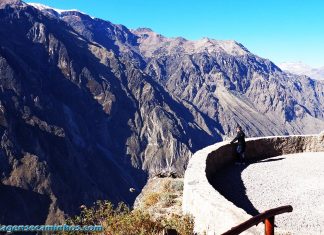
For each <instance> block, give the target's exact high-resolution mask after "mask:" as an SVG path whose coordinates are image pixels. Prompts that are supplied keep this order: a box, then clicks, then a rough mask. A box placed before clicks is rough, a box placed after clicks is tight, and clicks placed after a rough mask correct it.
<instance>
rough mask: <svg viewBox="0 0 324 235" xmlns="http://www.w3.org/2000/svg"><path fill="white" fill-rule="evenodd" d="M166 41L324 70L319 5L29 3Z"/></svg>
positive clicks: (226, 0) (323, 15) (175, 0)
mask: <svg viewBox="0 0 324 235" xmlns="http://www.w3.org/2000/svg"><path fill="white" fill-rule="evenodd" d="M27 2H38V3H42V4H45V5H48V6H51V7H55V8H59V9H78V10H80V11H83V12H85V13H87V14H89V15H92V16H95V17H98V18H102V19H105V20H109V21H111V22H113V23H116V24H123V25H125V26H126V27H128V28H138V27H148V28H152V29H153V30H154V31H156V32H158V33H160V34H163V35H165V36H168V37H176V36H182V37H185V38H187V39H194V40H195V39H199V38H202V37H210V38H215V39H233V40H236V41H238V42H240V43H242V44H243V45H244V46H246V47H247V48H248V49H249V50H250V51H251V52H253V53H255V54H257V55H259V56H262V57H265V58H269V59H270V60H272V61H274V62H275V63H280V62H283V61H302V62H304V63H306V64H309V65H311V66H313V67H319V66H324V1H323V0H259V1H258V0H200V1H198V0H137V1H135V0H34V1H27Z"/></svg>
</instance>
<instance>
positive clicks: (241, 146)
mask: <svg viewBox="0 0 324 235" xmlns="http://www.w3.org/2000/svg"><path fill="white" fill-rule="evenodd" d="M235 141H237V146H236V152H237V154H238V157H239V159H240V161H241V162H244V152H245V145H246V144H245V134H244V132H243V131H239V132H238V133H237V135H236V137H235V138H234V139H233V140H232V141H231V144H233V143H234V142H235Z"/></svg>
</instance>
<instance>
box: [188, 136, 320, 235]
mask: <svg viewBox="0 0 324 235" xmlns="http://www.w3.org/2000/svg"><path fill="white" fill-rule="evenodd" d="M321 136H322V134H320V135H314V136H311V135H309V136H278V137H263V138H251V139H248V140H247V147H246V157H247V158H248V159H250V160H253V159H254V160H256V159H263V158H269V157H274V156H280V155H283V154H290V153H299V152H324V142H323V139H322V137H321ZM234 157H235V152H234V148H233V145H231V144H229V142H220V143H217V144H215V145H212V146H209V147H206V148H204V149H202V150H200V151H198V152H197V153H195V154H194V155H193V157H192V158H191V159H190V161H189V164H188V168H187V170H186V172H185V177H184V192H183V203H182V205H183V206H182V207H183V211H184V213H189V214H191V215H193V216H194V218H195V230H196V231H197V232H198V233H199V234H203V232H204V231H206V232H207V234H221V233H223V232H226V231H227V230H229V229H231V228H232V227H234V226H236V225H238V224H240V223H242V222H244V221H245V220H247V219H249V218H250V217H251V216H250V215H248V214H247V213H246V212H245V211H244V210H243V209H241V208H238V207H236V206H235V205H234V204H233V203H232V202H231V201H228V200H227V199H226V198H225V197H224V196H223V195H221V194H220V193H219V192H218V191H216V190H215V189H214V187H213V186H212V185H211V181H212V178H213V177H215V176H217V173H218V172H219V171H221V170H222V169H223V168H225V167H226V166H227V165H229V164H233V162H234ZM206 214H207V215H208V216H206ZM260 229H262V228H260V227H254V228H251V229H250V230H248V231H247V232H246V234H258V233H259V231H260Z"/></svg>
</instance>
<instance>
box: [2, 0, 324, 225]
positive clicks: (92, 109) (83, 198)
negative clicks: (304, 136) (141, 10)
mask: <svg viewBox="0 0 324 235" xmlns="http://www.w3.org/2000/svg"><path fill="white" fill-rule="evenodd" d="M0 24H1V27H0V45H1V47H0V78H1V80H0V88H1V89H0V100H1V105H0V125H1V126H0V136H1V151H0V163H1V164H0V172H1V182H2V183H3V184H4V185H6V187H17V188H20V189H23V190H27V191H28V192H34V193H36V194H37V195H36V198H37V197H38V196H39V195H41V196H42V195H45V196H46V197H45V199H44V204H42V208H47V209H46V210H47V216H42V217H40V218H39V221H38V224H42V223H43V222H45V221H47V222H48V223H50V222H55V221H56V220H61V219H62V218H63V217H64V216H65V215H72V214H74V213H76V212H77V211H78V207H79V205H81V204H90V203H92V202H93V201H95V200H97V199H109V200H112V201H113V202H117V201H120V200H123V201H127V202H129V203H132V202H133V200H134V198H135V196H136V194H131V193H130V192H129V188H135V189H136V192H139V191H140V189H141V188H142V187H143V186H144V184H145V182H146V179H147V176H148V175H150V176H152V175H176V176H182V175H183V173H184V170H185V168H186V165H187V162H188V159H189V158H190V156H191V154H192V153H193V152H195V151H197V150H198V149H201V148H202V147H204V146H206V145H210V144H212V143H214V142H216V141H220V140H222V138H223V137H224V136H226V135H228V133H229V132H231V131H232V128H234V127H235V126H236V122H239V123H241V124H242V125H244V126H245V128H246V132H247V134H248V135H249V136H256V135H270V134H284V133H295V134H297V133H312V132H314V131H317V129H318V128H319V127H321V126H323V123H324V121H323V115H324V114H323V112H321V110H323V109H324V108H323V105H324V102H323V87H324V85H323V83H321V82H316V81H313V80H311V79H309V78H306V77H296V76H292V77H289V76H288V75H286V74H285V73H283V72H281V71H280V69H279V68H277V67H276V66H275V65H274V64H272V63H271V62H270V61H268V60H264V59H261V58H259V57H257V56H255V55H253V54H252V53H250V52H249V51H248V50H247V49H246V48H244V47H243V46H242V45H240V44H239V43H236V42H234V41H216V40H210V39H204V40H201V41H199V42H189V41H187V40H185V39H183V38H177V39H166V38H165V37H163V36H161V35H156V34H155V33H153V32H147V31H148V30H147V29H142V30H137V31H130V30H128V29H127V28H126V27H124V26H120V25H114V24H112V23H110V22H107V21H103V20H100V19H96V18H92V17H90V16H87V15H85V14H83V13H80V12H77V11H60V12H58V11H55V10H53V9H48V8H44V7H43V8H39V7H38V8H35V7H33V6H30V5H27V4H24V3H22V2H20V1H16V0H10V1H9V0H8V1H5V2H1V5H0ZM31 172H33V173H31ZM8 190H9V191H10V193H14V192H16V190H15V188H13V189H8ZM38 194H39V195H38ZM8 195H9V194H8ZM10 195H11V194H10ZM34 196H35V195H34ZM30 197H33V195H31V196H30ZM17 200H20V199H17ZM19 203H22V204H24V205H29V206H30V207H32V206H33V204H32V203H29V201H27V200H26V201H24V199H22V200H20V201H19ZM1 211H2V210H1ZM27 211H28V210H26V212H24V213H26V214H25V215H24V216H23V217H22V218H27V217H28V216H29V214H28V212H27ZM12 213H16V212H15V211H12ZM0 218H2V217H1V216H0ZM8 218H9V217H8ZM24 222H25V221H21V224H23V223H24ZM27 222H28V221H27ZM0 223H2V221H1V220H0Z"/></svg>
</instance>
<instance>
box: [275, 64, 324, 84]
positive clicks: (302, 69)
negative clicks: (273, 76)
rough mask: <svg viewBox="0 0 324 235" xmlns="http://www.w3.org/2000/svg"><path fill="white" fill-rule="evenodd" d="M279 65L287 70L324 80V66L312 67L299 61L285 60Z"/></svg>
mask: <svg viewBox="0 0 324 235" xmlns="http://www.w3.org/2000/svg"><path fill="white" fill-rule="evenodd" d="M279 67H280V68H281V69H283V70H285V71H287V72H290V73H293V74H297V75H306V76H308V77H311V78H313V79H318V80H324V66H323V67H320V68H312V67H311V66H309V65H307V64H304V63H302V62H301V61H299V62H283V63H280V64H279Z"/></svg>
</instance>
